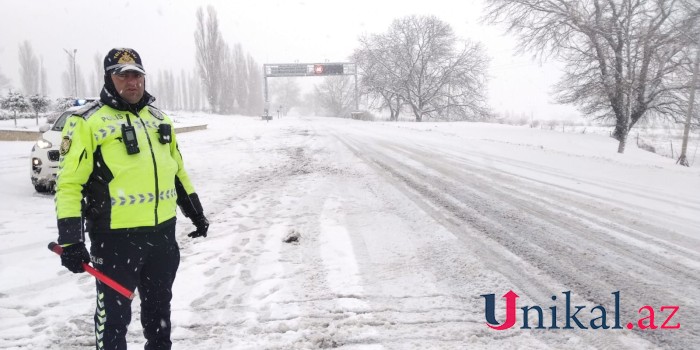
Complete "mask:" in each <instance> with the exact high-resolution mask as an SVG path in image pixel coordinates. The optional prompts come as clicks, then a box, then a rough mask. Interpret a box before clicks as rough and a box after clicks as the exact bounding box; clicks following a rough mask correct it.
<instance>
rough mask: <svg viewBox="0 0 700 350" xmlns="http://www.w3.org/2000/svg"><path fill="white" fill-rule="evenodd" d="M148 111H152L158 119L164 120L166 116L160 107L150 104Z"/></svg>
mask: <svg viewBox="0 0 700 350" xmlns="http://www.w3.org/2000/svg"><path fill="white" fill-rule="evenodd" d="M148 111H149V112H151V115H152V116H153V117H155V118H156V119H158V120H163V119H164V118H165V117H164V116H163V112H161V111H160V109H158V108H156V107H153V106H151V105H148Z"/></svg>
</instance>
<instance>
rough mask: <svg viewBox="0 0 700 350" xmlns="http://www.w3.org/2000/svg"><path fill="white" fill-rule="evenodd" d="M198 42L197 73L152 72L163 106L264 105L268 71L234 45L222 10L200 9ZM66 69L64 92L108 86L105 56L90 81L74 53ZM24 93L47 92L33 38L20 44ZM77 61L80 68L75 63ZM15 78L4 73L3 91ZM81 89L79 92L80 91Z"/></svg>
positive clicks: (234, 108) (245, 109)
mask: <svg viewBox="0 0 700 350" xmlns="http://www.w3.org/2000/svg"><path fill="white" fill-rule="evenodd" d="M196 18H197V29H196V31H195V43H196V45H197V47H196V49H197V51H196V60H197V68H196V69H195V70H194V71H192V72H189V73H188V72H186V71H185V70H181V71H180V72H179V74H178V73H174V72H173V71H169V70H161V71H158V73H157V74H153V73H151V74H149V79H148V86H147V89H148V90H149V91H150V92H152V93H153V94H154V95H155V96H156V97H157V98H158V105H159V106H160V107H161V108H164V109H170V110H209V111H211V112H214V113H241V114H249V115H254V114H257V113H260V111H262V109H263V101H262V71H261V69H260V64H258V63H257V62H256V61H255V60H254V59H253V57H252V56H251V55H250V54H247V53H246V52H244V50H243V48H242V46H241V45H240V44H236V45H233V46H229V45H228V44H227V43H226V42H225V41H224V39H223V37H222V35H221V32H220V30H219V22H218V19H217V14H216V10H215V9H214V8H213V7H208V9H207V14H206V15H205V13H204V10H203V9H202V8H199V9H198V11H197V13H196ZM67 53H68V55H67V67H66V70H65V71H64V72H63V73H62V87H63V95H64V96H73V95H74V94H75V95H77V96H74V97H87V96H97V95H98V94H99V91H100V89H101V87H102V84H103V81H104V80H103V76H104V68H103V64H102V56H101V55H100V54H97V53H96V54H95V55H94V56H93V63H94V70H93V72H92V73H91V74H90V77H89V79H87V80H86V78H85V75H84V74H83V70H82V69H81V67H80V66H79V65H77V63H75V61H74V55H75V51H74V52H73V56H71V54H70V52H68V51H67ZM19 62H20V77H21V84H22V88H21V90H22V92H23V93H24V95H26V96H30V95H39V96H46V95H48V93H49V90H48V85H47V84H46V71H45V69H44V68H43V65H42V63H41V62H42V60H41V59H40V58H38V57H37V55H36V54H35V53H34V50H33V49H32V46H31V44H30V43H29V42H28V41H25V42H23V43H22V44H20V47H19ZM74 65H75V66H74ZM9 86H10V81H9V79H7V78H6V77H5V76H4V75H2V73H1V72H0V89H2V88H5V87H9ZM76 91H77V93H76Z"/></svg>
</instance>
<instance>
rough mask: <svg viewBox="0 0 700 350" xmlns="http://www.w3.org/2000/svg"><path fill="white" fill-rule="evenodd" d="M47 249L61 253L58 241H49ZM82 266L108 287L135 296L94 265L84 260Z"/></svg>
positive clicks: (122, 293) (130, 297)
mask: <svg viewBox="0 0 700 350" xmlns="http://www.w3.org/2000/svg"><path fill="white" fill-rule="evenodd" d="M49 250H50V251H52V252H54V253H56V254H58V255H61V253H63V247H61V246H60V245H59V244H58V243H56V242H51V243H49ZM83 268H84V269H85V272H87V273H89V274H91V275H93V276H95V278H97V279H98V280H99V281H100V282H102V283H104V284H106V285H108V286H109V287H110V288H112V289H114V290H116V291H117V292H118V293H119V294H121V295H123V296H125V297H127V298H129V299H130V300H132V299H134V297H135V296H136V293H134V292H132V291H130V290H128V289H126V287H124V286H122V285H121V284H119V282H117V281H115V280H113V279H111V278H109V277H107V275H105V274H104V273H102V272H100V271H97V270H95V268H94V267H92V266H90V265H88V264H87V263H86V262H83Z"/></svg>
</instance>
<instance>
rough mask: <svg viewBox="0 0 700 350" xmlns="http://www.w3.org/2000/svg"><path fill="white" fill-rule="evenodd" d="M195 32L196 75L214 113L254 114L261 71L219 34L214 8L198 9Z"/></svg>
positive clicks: (259, 107) (259, 95)
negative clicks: (205, 11) (205, 10)
mask: <svg viewBox="0 0 700 350" xmlns="http://www.w3.org/2000/svg"><path fill="white" fill-rule="evenodd" d="M196 18H197V29H196V31H195V34H194V36H195V44H196V59H197V72H198V74H199V76H200V77H201V79H202V85H203V87H204V93H205V96H206V99H207V102H208V105H209V108H210V109H211V111H212V112H214V113H241V114H249V115H252V114H257V113H260V111H262V109H263V101H262V84H263V78H262V70H261V65H260V64H258V63H257V62H256V61H255V60H254V59H253V57H252V56H251V55H250V54H246V53H245V52H244V51H243V48H242V47H241V45H240V44H236V45H234V46H233V47H231V46H229V45H228V44H227V43H226V41H225V40H224V38H223V37H222V35H221V31H220V29H219V20H218V17H217V13H216V10H215V9H214V7H212V6H209V7H207V13H206V15H205V13H204V9H203V8H201V7H200V8H199V9H198V10H197V13H196Z"/></svg>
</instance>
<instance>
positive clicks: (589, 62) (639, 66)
mask: <svg viewBox="0 0 700 350" xmlns="http://www.w3.org/2000/svg"><path fill="white" fill-rule="evenodd" d="M487 3H488V5H487V13H486V15H485V20H486V21H488V22H490V23H505V24H506V25H507V27H508V31H509V32H510V33H514V34H516V35H517V36H518V38H519V43H520V46H519V49H520V50H521V51H522V52H535V53H537V54H538V55H540V56H544V57H554V58H557V59H560V60H562V61H563V62H565V63H566V69H565V71H564V76H563V78H562V79H561V81H560V82H559V83H558V84H557V85H556V91H557V99H558V101H559V102H561V103H572V104H576V105H578V106H579V107H580V109H581V110H582V111H583V112H584V113H585V114H586V115H589V116H592V117H595V118H602V119H611V120H614V122H615V131H614V137H615V138H616V139H617V140H619V146H618V152H620V153H623V152H624V150H625V145H626V142H627V137H628V135H629V132H630V130H632V128H633V127H634V126H635V124H637V123H638V122H639V121H641V120H643V119H644V118H650V117H656V116H661V117H665V118H669V119H671V120H676V121H680V120H682V119H683V118H682V117H683V116H686V115H690V111H691V106H692V104H691V103H690V101H689V96H691V91H694V90H695V89H697V88H698V86H697V85H694V84H692V83H691V78H690V77H691V76H692V75H693V74H692V66H693V60H694V56H695V55H694V54H693V53H694V51H697V50H700V45H699V44H700V42H699V41H700V25H699V23H700V19H699V18H700V2H698V1H697V0H654V1H644V0H592V1H569V0H549V1H540V0H488V1H487Z"/></svg>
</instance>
